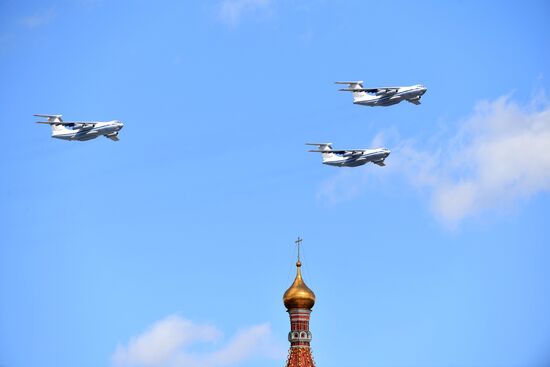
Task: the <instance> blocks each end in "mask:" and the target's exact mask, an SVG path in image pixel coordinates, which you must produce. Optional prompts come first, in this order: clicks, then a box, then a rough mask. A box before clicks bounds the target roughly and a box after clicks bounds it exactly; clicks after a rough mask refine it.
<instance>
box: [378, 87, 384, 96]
mask: <svg viewBox="0 0 550 367" xmlns="http://www.w3.org/2000/svg"><path fill="white" fill-rule="evenodd" d="M383 94H386V90H385V89H380V90H379V91H378V92H376V95H377V96H381V95H383Z"/></svg>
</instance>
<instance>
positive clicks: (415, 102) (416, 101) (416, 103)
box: [407, 98, 420, 106]
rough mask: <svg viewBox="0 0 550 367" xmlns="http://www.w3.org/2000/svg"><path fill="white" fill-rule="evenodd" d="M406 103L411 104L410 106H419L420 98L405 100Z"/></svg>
mask: <svg viewBox="0 0 550 367" xmlns="http://www.w3.org/2000/svg"><path fill="white" fill-rule="evenodd" d="M407 102H411V103H412V104H415V105H417V106H418V105H419V104H420V98H417V99H407Z"/></svg>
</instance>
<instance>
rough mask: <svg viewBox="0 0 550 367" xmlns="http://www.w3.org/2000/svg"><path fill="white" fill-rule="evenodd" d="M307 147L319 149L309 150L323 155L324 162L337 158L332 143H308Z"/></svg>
mask: <svg viewBox="0 0 550 367" xmlns="http://www.w3.org/2000/svg"><path fill="white" fill-rule="evenodd" d="M306 145H313V146H316V147H318V148H319V149H314V150H309V151H310V152H317V153H321V156H322V157H323V162H327V161H330V160H332V159H334V158H336V154H334V153H332V143H306Z"/></svg>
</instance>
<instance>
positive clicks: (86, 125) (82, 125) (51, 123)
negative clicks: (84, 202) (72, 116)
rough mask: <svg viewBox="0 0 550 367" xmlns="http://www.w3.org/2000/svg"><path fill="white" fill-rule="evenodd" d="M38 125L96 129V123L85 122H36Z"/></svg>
mask: <svg viewBox="0 0 550 367" xmlns="http://www.w3.org/2000/svg"><path fill="white" fill-rule="evenodd" d="M36 123H37V124H48V125H67V126H74V125H80V126H81V127H94V126H95V124H96V123H95V122H85V121H36Z"/></svg>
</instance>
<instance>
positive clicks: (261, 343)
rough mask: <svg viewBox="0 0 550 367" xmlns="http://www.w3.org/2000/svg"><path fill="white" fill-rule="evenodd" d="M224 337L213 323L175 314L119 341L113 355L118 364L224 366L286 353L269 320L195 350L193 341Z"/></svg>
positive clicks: (275, 357) (124, 366)
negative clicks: (195, 320)
mask: <svg viewBox="0 0 550 367" xmlns="http://www.w3.org/2000/svg"><path fill="white" fill-rule="evenodd" d="M221 339H222V333H221V332H220V331H219V330H218V329H217V328H215V327H213V326H211V325H199V324H195V323H193V322H192V321H189V320H186V319H183V318H181V317H179V316H177V315H172V316H168V317H166V318H164V319H162V320H160V321H157V322H156V323H154V324H153V325H152V326H151V327H150V328H149V329H148V330H146V331H145V332H143V333H142V334H140V335H138V336H135V337H133V338H131V340H130V341H129V342H128V343H127V344H126V345H119V346H118V347H117V348H116V350H115V352H114V353H113V355H112V357H111V359H112V362H113V364H114V365H115V366H121V367H132V366H136V367H137V366H149V367H161V366H162V367H224V366H233V365H236V364H238V363H241V362H243V361H246V360H250V359H252V358H270V359H281V358H283V357H284V349H282V347H281V345H280V344H279V343H276V342H274V340H273V338H272V335H271V328H270V326H269V325H268V324H260V325H255V326H251V327H248V328H246V329H243V330H241V331H240V332H238V333H237V334H236V335H235V336H233V337H232V338H231V339H230V340H229V341H227V342H226V343H225V344H223V345H222V346H220V347H218V348H217V349H213V350H212V351H210V352H196V351H193V350H192V346H193V345H194V344H198V343H210V344H212V343H214V344H215V345H217V344H218V342H219V341H220V340H221ZM203 347H204V346H203ZM201 350H204V348H201Z"/></svg>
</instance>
